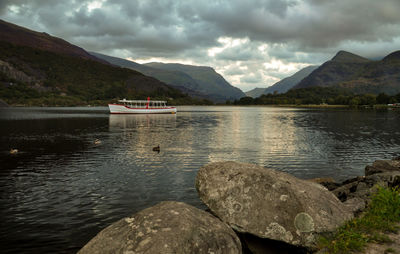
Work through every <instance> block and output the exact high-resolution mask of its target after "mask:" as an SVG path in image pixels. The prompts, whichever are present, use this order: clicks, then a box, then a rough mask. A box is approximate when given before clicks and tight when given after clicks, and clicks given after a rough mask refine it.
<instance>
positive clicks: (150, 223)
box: [78, 201, 242, 254]
mask: <svg viewBox="0 0 400 254" xmlns="http://www.w3.org/2000/svg"><path fill="white" fill-rule="evenodd" d="M241 252H242V247H241V243H240V240H239V238H238V237H237V236H236V234H235V232H234V231H233V230H232V229H231V228H229V226H228V225H226V224H225V223H223V222H221V221H220V220H219V219H217V218H215V217H214V216H212V215H210V214H209V213H207V212H204V211H202V210H200V209H197V208H195V207H193V206H190V205H187V204H184V203H181V202H171V201H168V202H161V203H159V204H157V205H155V206H153V207H150V208H147V209H144V210H142V211H140V212H138V213H136V214H134V215H132V216H131V217H128V218H124V219H121V220H119V221H117V222H115V223H114V224H112V225H110V226H109V227H107V228H105V229H104V230H102V231H101V232H100V233H99V234H98V235H97V236H95V237H94V238H93V239H92V240H91V241H90V242H89V243H87V244H86V245H85V246H84V247H83V248H82V249H81V250H80V251H79V252H78V253H79V254H84V253H90V254H94V253H129V254H133V253H135V254H138V253H216V254H217V253H221V254H222V253H241Z"/></svg>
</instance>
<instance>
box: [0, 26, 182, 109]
mask: <svg viewBox="0 0 400 254" xmlns="http://www.w3.org/2000/svg"><path fill="white" fill-rule="evenodd" d="M0 24H1V29H0V99H3V100H4V101H6V102H7V103H10V104H15V103H17V104H27V103H28V105H82V104H86V103H87V102H89V101H92V102H93V101H100V102H101V105H104V104H103V103H104V101H108V100H114V99H117V98H122V97H126V96H129V97H130V98H132V99H135V98H138V99H139V98H146V97H147V96H152V97H158V98H164V99H167V98H172V99H180V100H184V99H185V98H186V99H187V98H188V97H187V96H186V95H184V94H182V93H181V92H180V91H179V90H177V89H175V88H172V87H170V86H168V85H166V84H165V83H163V82H161V81H159V80H157V79H155V78H152V77H148V76H145V75H143V74H142V73H140V72H137V71H135V70H131V69H127V68H121V67H117V66H113V65H111V64H109V63H108V62H106V61H104V60H100V59H98V58H96V57H94V56H92V55H90V54H89V53H87V52H86V51H85V50H83V49H81V48H79V47H77V46H75V45H73V44H70V43H68V42H66V41H64V40H62V39H59V38H55V37H54V38H53V37H51V36H50V35H47V34H46V35H45V36H44V37H43V36H42V35H41V33H39V32H35V31H31V30H29V29H25V28H21V27H19V26H16V25H14V24H11V23H7V22H4V21H2V22H0ZM43 38H44V41H45V42H48V43H47V44H44V46H43V45H41V43H42V42H43ZM21 41H22V42H21ZM60 49H62V50H60Z"/></svg>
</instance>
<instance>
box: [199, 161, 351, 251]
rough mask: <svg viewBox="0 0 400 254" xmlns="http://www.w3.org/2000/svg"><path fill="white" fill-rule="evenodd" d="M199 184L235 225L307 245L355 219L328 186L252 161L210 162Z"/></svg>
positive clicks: (201, 192) (211, 205)
mask: <svg viewBox="0 0 400 254" xmlns="http://www.w3.org/2000/svg"><path fill="white" fill-rule="evenodd" d="M196 188H197V191H198V193H199V196H200V198H201V200H202V201H203V202H204V203H205V204H206V205H207V206H208V207H209V208H210V209H211V211H212V212H213V213H214V214H215V215H216V216H218V217H219V218H220V219H221V220H223V221H225V222H226V223H228V224H229V225H230V226H231V227H232V228H234V229H235V230H237V231H239V232H243V233H250V234H253V235H256V236H258V237H261V238H269V239H274V240H280V241H284V242H287V243H289V244H293V245H297V246H302V247H311V248H312V247H315V243H316V242H315V241H316V237H315V236H316V235H317V234H319V233H322V232H329V231H333V230H334V229H336V228H337V227H338V226H340V225H341V224H343V223H344V222H345V221H346V220H348V219H351V218H352V213H351V211H349V209H348V208H347V206H345V205H344V204H343V203H341V202H340V201H339V200H338V199H337V198H336V196H335V195H333V194H332V193H331V192H329V191H328V190H327V189H326V188H325V187H323V186H322V185H320V184H317V183H313V182H310V181H305V180H300V179H298V178H296V177H294V176H291V175H289V174H286V173H283V172H279V171H275V170H271V169H267V168H264V167H260V166H257V165H252V164H245V163H237V162H217V163H211V164H208V165H206V166H204V167H202V168H201V169H200V170H199V171H198V174H197V177H196Z"/></svg>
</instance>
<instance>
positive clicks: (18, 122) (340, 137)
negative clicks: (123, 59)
mask: <svg viewBox="0 0 400 254" xmlns="http://www.w3.org/2000/svg"><path fill="white" fill-rule="evenodd" d="M4 112H6V113H4ZM399 115H400V114H399V113H398V112H375V111H351V110H348V111H329V110H300V109H287V108H285V109H282V108H269V107H180V108H178V114H176V115H173V114H171V115H169V114H167V115H109V114H108V113H107V111H106V110H105V109H104V108H101V109H97V108H95V109H93V112H91V109H88V108H71V109H65V108H64V109H59V108H37V109H32V108H16V109H9V110H6V111H1V110H0V133H1V135H0V165H1V170H0V207H1V208H2V209H0V217H1V218H2V220H0V245H1V246H5V249H6V251H5V252H6V253H7V252H10V253H21V252H32V251H37V252H42V253H45V252H49V253H54V252H57V253H63V252H64V253H72V252H76V251H77V250H78V249H79V248H80V247H81V246H82V245H83V244H85V243H86V241H88V240H89V239H90V238H91V237H93V236H94V235H95V234H97V232H98V231H100V230H101V229H102V228H104V227H106V226H107V225H109V224H110V223H112V222H114V221H116V220H118V219H120V218H121V217H124V216H128V215H130V214H132V213H134V212H136V211H139V210H141V209H143V208H146V207H148V206H151V205H154V204H156V203H158V202H160V201H163V200H178V201H184V202H186V203H189V204H191V205H194V206H197V207H199V208H204V206H203V205H202V204H201V202H200V200H199V199H198V196H197V193H196V190H195V188H194V179H195V177H196V172H197V170H198V169H199V168H200V167H201V166H203V165H205V164H207V163H210V162H214V161H226V160H233V161H242V162H249V163H256V164H259V165H262V166H265V167H271V168H275V169H277V170H281V171H286V172H289V173H291V174H294V175H296V176H298V177H301V178H311V177H324V176H331V177H334V178H335V179H337V180H343V179H345V178H348V177H352V176H355V175H360V174H362V173H363V170H364V167H365V165H366V164H369V163H371V162H372V161H373V160H375V159H387V158H391V157H392V156H394V155H398V152H399V151H400V135H399V134H400V131H399V128H398V127H399V126H400V116H399ZM96 139H99V140H101V143H100V144H98V145H96V144H94V140H96ZM157 145H160V153H157V152H154V151H153V150H152V148H153V147H154V146H157ZM11 147H14V148H18V149H19V150H20V151H21V153H19V154H18V155H17V156H10V154H9V150H10V148H11Z"/></svg>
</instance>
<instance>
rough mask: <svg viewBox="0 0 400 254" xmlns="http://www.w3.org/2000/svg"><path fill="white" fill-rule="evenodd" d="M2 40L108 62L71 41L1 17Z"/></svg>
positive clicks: (0, 38) (0, 31) (0, 39)
mask: <svg viewBox="0 0 400 254" xmlns="http://www.w3.org/2000/svg"><path fill="white" fill-rule="evenodd" d="M0 33H1V36H0V41H3V42H8V43H11V44H13V45H18V46H27V47H30V48H35V49H40V50H44V51H49V52H53V53H59V54H63V55H69V56H75V57H79V58H83V59H89V60H94V61H98V62H101V63H107V62H105V61H103V60H100V59H99V58H97V57H94V56H92V55H91V54H89V53H88V52H86V51H85V50H84V49H82V48H80V47H78V46H75V45H72V44H70V43H69V42H67V41H65V40H63V39H60V38H57V37H53V36H50V35H49V34H47V33H40V32H36V31H32V30H29V29H27V28H24V27H21V26H17V25H15V24H12V23H8V22H6V21H4V20H1V19H0Z"/></svg>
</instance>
